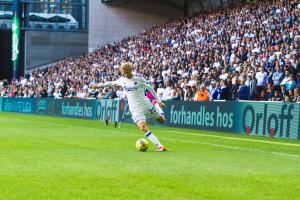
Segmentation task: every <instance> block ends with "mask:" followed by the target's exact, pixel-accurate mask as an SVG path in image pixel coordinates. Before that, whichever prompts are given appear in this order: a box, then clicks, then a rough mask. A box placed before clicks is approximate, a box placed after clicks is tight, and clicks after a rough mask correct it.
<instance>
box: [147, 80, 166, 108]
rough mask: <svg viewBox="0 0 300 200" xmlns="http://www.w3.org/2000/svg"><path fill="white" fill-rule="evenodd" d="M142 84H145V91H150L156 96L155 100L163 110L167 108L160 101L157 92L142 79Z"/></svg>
mask: <svg viewBox="0 0 300 200" xmlns="http://www.w3.org/2000/svg"><path fill="white" fill-rule="evenodd" d="M142 82H143V84H144V87H145V89H148V90H149V91H150V92H151V94H152V95H153V96H154V98H155V99H156V100H157V101H158V104H159V106H160V107H162V108H165V107H166V105H165V104H164V103H163V102H161V101H160V99H159V97H158V95H157V93H156V92H155V90H154V89H153V88H152V87H151V86H150V85H148V84H147V83H146V80H145V79H142Z"/></svg>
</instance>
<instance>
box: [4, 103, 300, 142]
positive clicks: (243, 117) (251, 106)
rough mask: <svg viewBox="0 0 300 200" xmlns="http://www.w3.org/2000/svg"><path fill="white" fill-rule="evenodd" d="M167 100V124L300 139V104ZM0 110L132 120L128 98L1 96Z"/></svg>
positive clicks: (118, 120)
mask: <svg viewBox="0 0 300 200" xmlns="http://www.w3.org/2000/svg"><path fill="white" fill-rule="evenodd" d="M165 104H166V108H165V109H164V112H165V116H166V119H167V121H166V123H165V124H164V125H165V126H170V127H182V128H193V129H204V130H213V131H225V132H231V133H238V134H249V135H258V136H269V137H280V138H289V139H300V104H295V103H282V102H281V103H274V102H178V101H167V102H165ZM1 110H2V111H4V112H19V113H29V114H38V115H49V116H59V117H72V118H81V119H91V120H102V121H104V120H106V119H108V118H109V119H110V121H117V122H120V121H122V122H127V123H132V120H131V114H130V112H129V108H128V102H127V101H125V100H103V99H101V100H79V99H42V98H41V99H33V98H31V99H30V98H28V99H26V98H0V111H1ZM150 123H155V121H153V120H152V121H150Z"/></svg>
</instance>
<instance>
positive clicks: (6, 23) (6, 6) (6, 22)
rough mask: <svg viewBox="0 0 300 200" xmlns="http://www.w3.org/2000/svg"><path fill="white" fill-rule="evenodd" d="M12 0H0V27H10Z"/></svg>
mask: <svg viewBox="0 0 300 200" xmlns="http://www.w3.org/2000/svg"><path fill="white" fill-rule="evenodd" d="M11 19H12V0H0V29H11Z"/></svg>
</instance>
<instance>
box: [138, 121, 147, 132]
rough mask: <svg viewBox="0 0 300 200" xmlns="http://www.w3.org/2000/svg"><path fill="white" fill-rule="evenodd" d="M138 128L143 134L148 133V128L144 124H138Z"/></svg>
mask: <svg viewBox="0 0 300 200" xmlns="http://www.w3.org/2000/svg"><path fill="white" fill-rule="evenodd" d="M138 126H139V128H140V129H141V130H142V131H143V132H147V131H148V127H147V125H146V124H145V123H140V124H139V125H138Z"/></svg>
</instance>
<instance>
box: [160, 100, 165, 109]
mask: <svg viewBox="0 0 300 200" xmlns="http://www.w3.org/2000/svg"><path fill="white" fill-rule="evenodd" d="M158 105H159V106H160V107H161V108H165V107H166V105H165V104H164V103H163V102H161V101H160V102H158Z"/></svg>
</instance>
